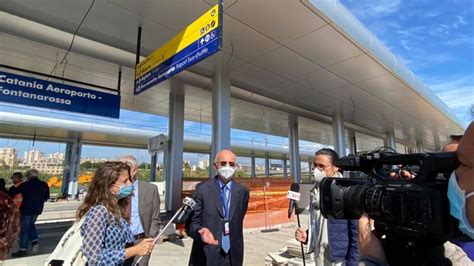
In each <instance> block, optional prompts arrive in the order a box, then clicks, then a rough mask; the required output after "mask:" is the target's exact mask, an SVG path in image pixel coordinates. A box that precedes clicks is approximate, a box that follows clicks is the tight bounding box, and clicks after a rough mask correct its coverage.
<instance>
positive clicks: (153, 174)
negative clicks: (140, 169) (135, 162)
mask: <svg viewBox="0 0 474 266" xmlns="http://www.w3.org/2000/svg"><path fill="white" fill-rule="evenodd" d="M157 158H158V153H157V152H155V153H153V154H152V155H151V161H150V182H156V159H157Z"/></svg>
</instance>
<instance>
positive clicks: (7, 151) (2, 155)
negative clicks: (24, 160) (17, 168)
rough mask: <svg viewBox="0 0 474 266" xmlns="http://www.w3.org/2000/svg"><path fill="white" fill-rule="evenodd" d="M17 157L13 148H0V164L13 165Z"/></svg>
mask: <svg viewBox="0 0 474 266" xmlns="http://www.w3.org/2000/svg"><path fill="white" fill-rule="evenodd" d="M17 159H18V155H17V152H16V149H15V148H9V147H3V148H0V165H8V166H10V167H13V165H14V164H15V162H16V161H17Z"/></svg>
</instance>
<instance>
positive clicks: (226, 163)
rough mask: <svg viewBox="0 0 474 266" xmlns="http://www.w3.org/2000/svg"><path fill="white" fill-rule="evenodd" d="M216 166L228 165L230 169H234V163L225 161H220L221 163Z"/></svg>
mask: <svg viewBox="0 0 474 266" xmlns="http://www.w3.org/2000/svg"><path fill="white" fill-rule="evenodd" d="M218 164H219V165H220V166H226V165H229V166H230V167H235V162H226V161H221V162H218Z"/></svg>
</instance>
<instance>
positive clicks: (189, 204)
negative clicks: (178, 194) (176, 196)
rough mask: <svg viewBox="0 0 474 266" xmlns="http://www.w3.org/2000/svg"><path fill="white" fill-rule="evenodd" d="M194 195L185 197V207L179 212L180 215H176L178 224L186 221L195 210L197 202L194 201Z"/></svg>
mask: <svg viewBox="0 0 474 266" xmlns="http://www.w3.org/2000/svg"><path fill="white" fill-rule="evenodd" d="M193 198H194V195H192V196H191V198H190V197H185V198H184V199H183V209H182V210H181V212H180V213H179V214H178V217H176V223H177V224H182V223H185V222H186V220H187V219H188V216H189V213H190V212H191V211H192V210H194V207H195V206H196V202H195V201H194V199H193Z"/></svg>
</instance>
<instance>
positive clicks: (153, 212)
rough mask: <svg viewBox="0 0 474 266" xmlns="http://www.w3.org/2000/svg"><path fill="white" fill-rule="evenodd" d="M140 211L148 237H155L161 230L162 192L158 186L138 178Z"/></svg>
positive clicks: (141, 220)
mask: <svg viewBox="0 0 474 266" xmlns="http://www.w3.org/2000/svg"><path fill="white" fill-rule="evenodd" d="M138 193H139V196H138V211H139V214H140V222H141V223H142V226H143V230H144V231H145V236H146V237H155V236H156V235H158V232H159V231H160V194H159V192H158V187H157V186H155V185H153V184H150V183H148V182H144V181H141V180H138Z"/></svg>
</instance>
